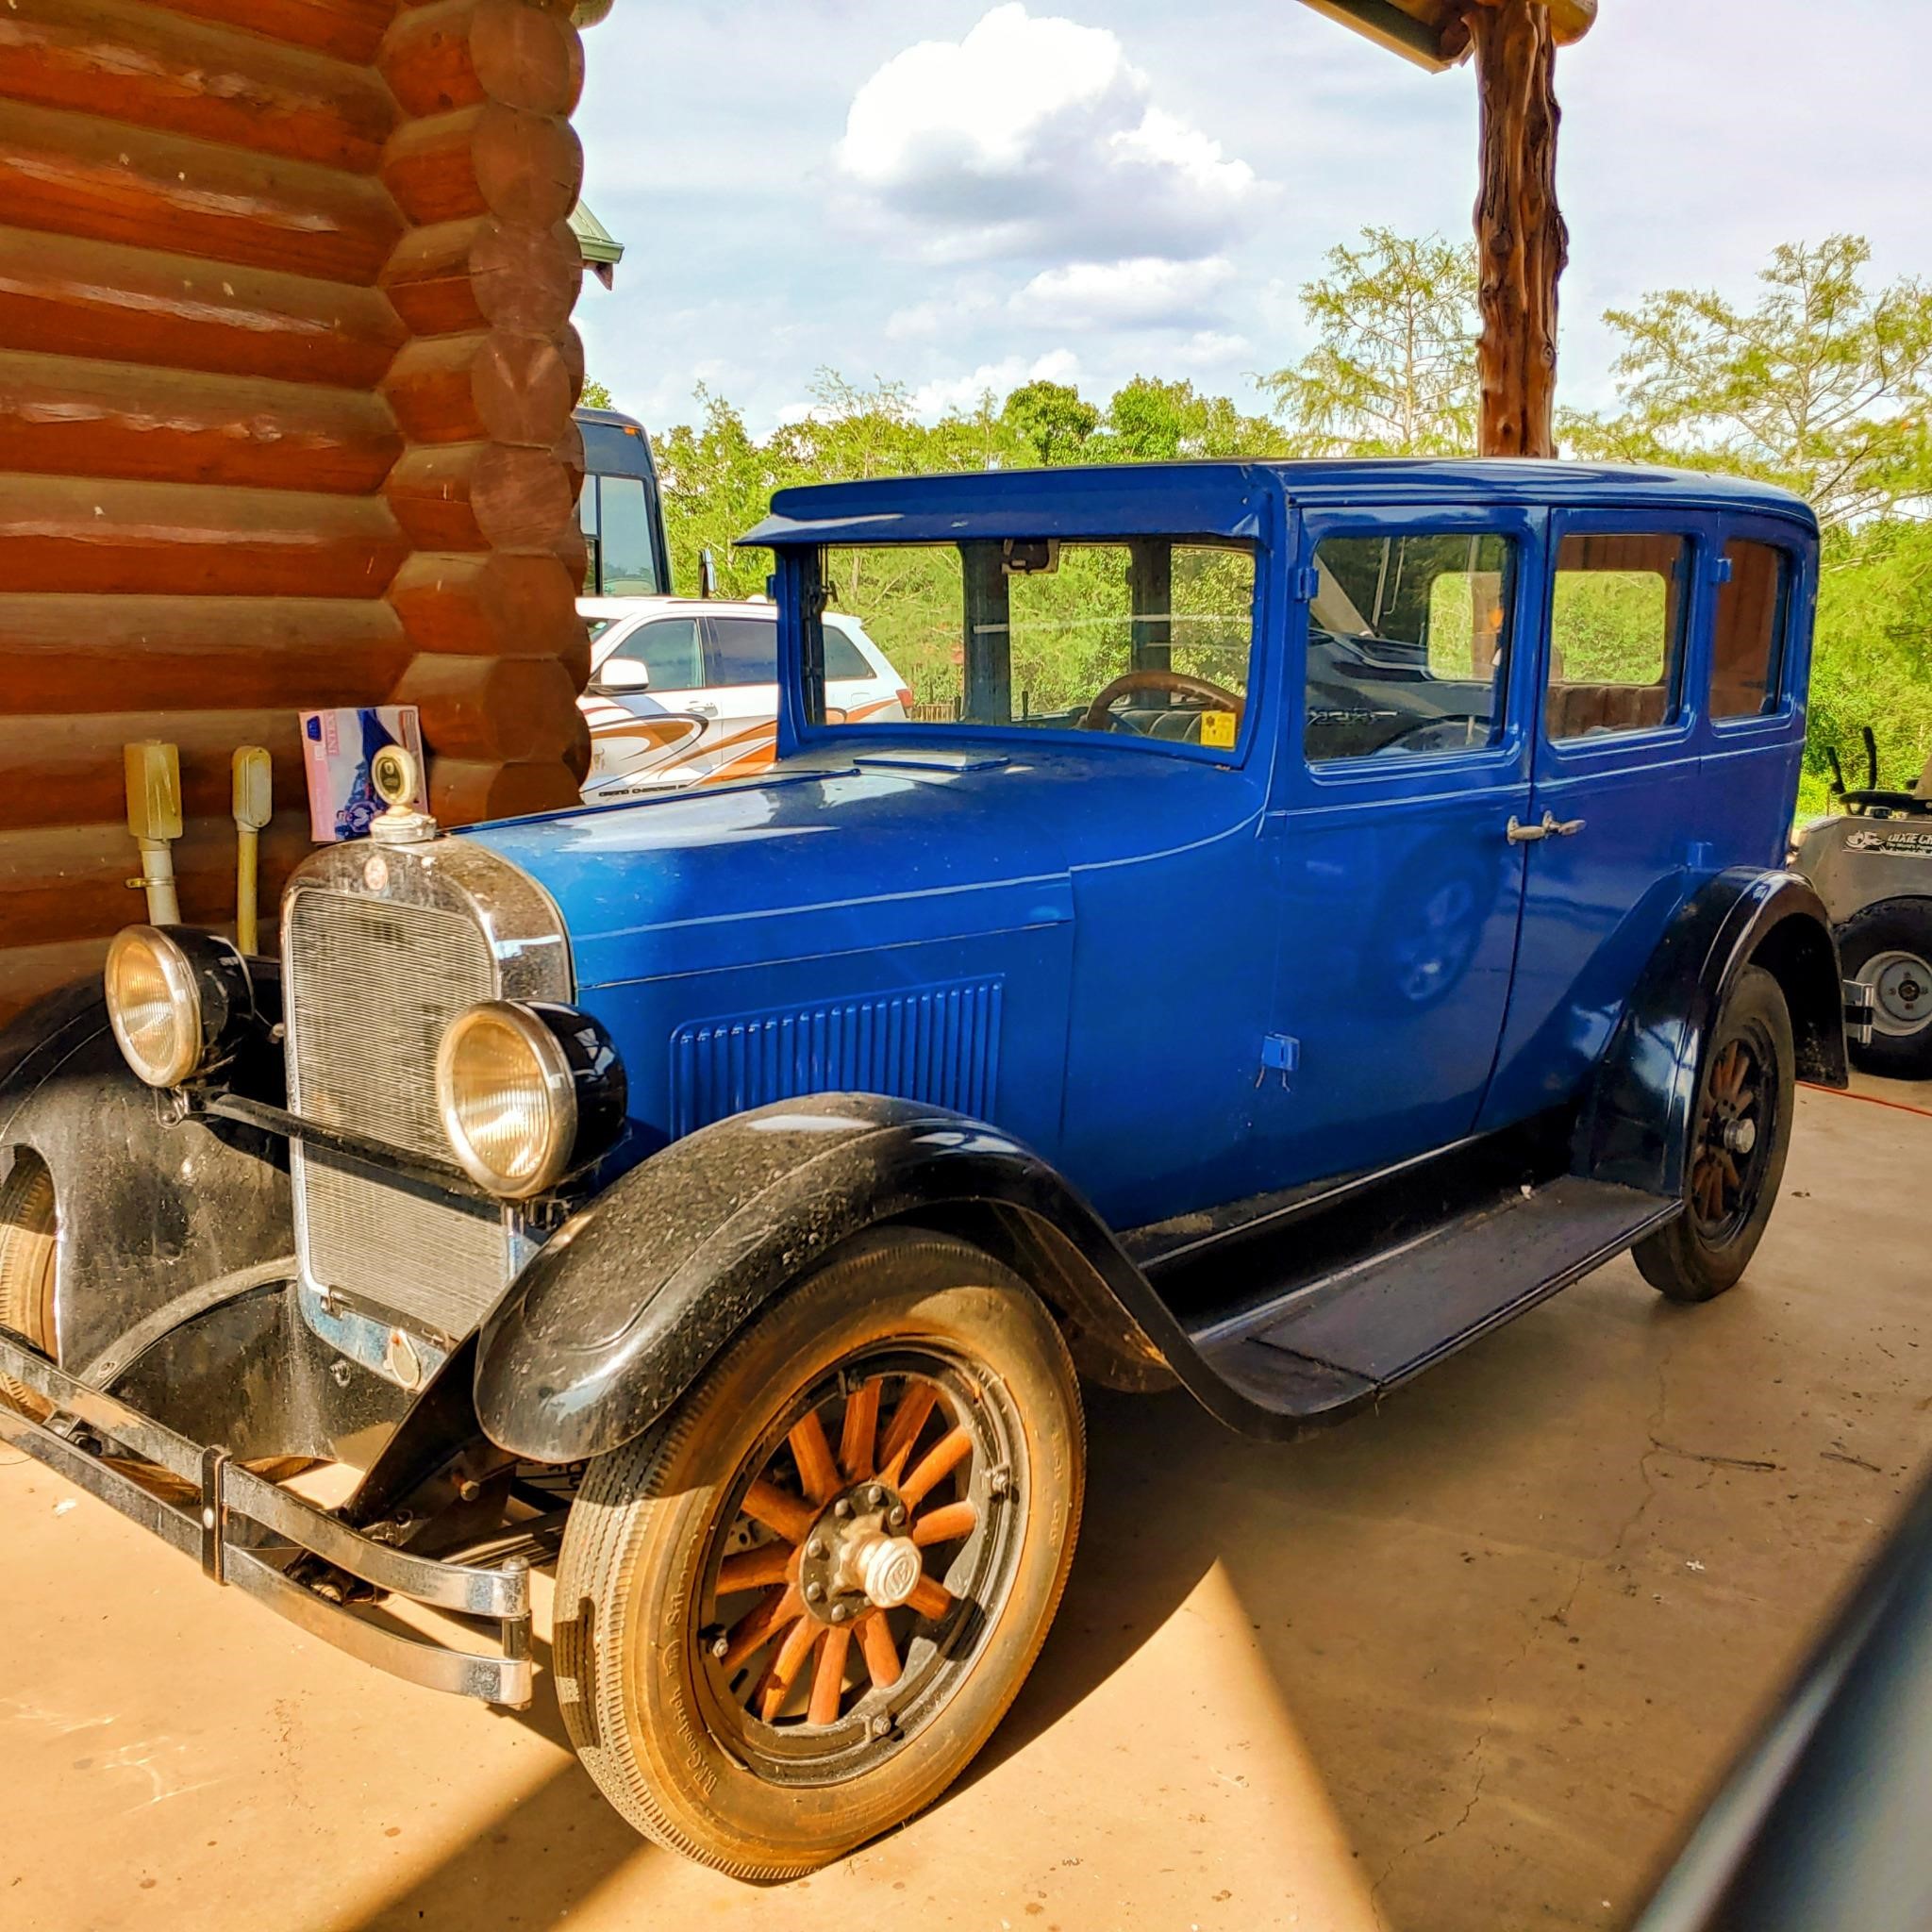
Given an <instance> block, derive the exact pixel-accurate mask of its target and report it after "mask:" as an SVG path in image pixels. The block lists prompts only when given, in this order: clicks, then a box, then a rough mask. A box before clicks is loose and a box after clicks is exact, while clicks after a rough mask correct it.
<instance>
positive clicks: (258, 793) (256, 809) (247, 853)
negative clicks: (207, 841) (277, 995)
mask: <svg viewBox="0 0 1932 1932" xmlns="http://www.w3.org/2000/svg"><path fill="white" fill-rule="evenodd" d="M233 762H234V771H235V943H236V944H237V945H238V946H240V947H241V948H242V952H244V953H251V954H252V953H253V952H254V951H255V950H256V924H255V912H256V907H255V881H256V876H257V873H256V858H257V834H258V833H259V832H260V830H261V828H262V826H264V825H265V824H268V822H269V815H270V813H271V812H272V811H273V810H274V809H275V801H274V796H273V793H274V790H275V767H274V766H273V765H272V764H271V763H270V761H269V755H268V753H267V752H265V751H264V750H263V749H262V748H261V746H260V745H258V744H244V745H242V746H240V747H239V748H238V749H237V750H236V753H235V757H234V760H233Z"/></svg>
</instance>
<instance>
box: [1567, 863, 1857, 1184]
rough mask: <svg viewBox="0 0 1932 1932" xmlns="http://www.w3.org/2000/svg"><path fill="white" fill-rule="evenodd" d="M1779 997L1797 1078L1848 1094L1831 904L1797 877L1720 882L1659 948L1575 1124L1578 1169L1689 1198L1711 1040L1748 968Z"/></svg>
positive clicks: (1728, 875) (1738, 874) (1743, 876)
mask: <svg viewBox="0 0 1932 1932" xmlns="http://www.w3.org/2000/svg"><path fill="white" fill-rule="evenodd" d="M1750 965H1757V966H1762V967H1763V968H1765V970H1766V971H1768V972H1769V973H1770V974H1772V975H1773V977H1774V978H1775V979H1776V980H1777V982H1778V984H1779V986H1780V987H1782V988H1783V990H1784V995H1785V1002H1786V1005H1787V1006H1788V1007H1789V1008H1790V1015H1791V1032H1792V1036H1793V1039H1794V1041H1795V1042H1796V1045H1797V1055H1798V1066H1797V1072H1798V1077H1799V1078H1800V1079H1804V1080H1811V1081H1815V1082H1817V1083H1818V1084H1820V1085H1822V1086H1826V1087H1842V1086H1844V1085H1845V1084H1846V1083H1847V1081H1848V1080H1849V1078H1850V1074H1849V1073H1848V1071H1847V1065H1846V1059H1845V1030H1844V987H1843V983H1842V981H1841V980H1840V974H1839V962H1838V946H1837V944H1836V942H1835V941H1833V939H1832V936H1831V924H1830V922H1829V920H1828V919H1827V918H1826V916H1825V911H1824V902H1823V901H1822V900H1821V899H1820V898H1819V896H1818V894H1817V892H1816V891H1813V890H1812V888H1811V885H1810V883H1809V881H1808V880H1806V879H1803V878H1800V877H1799V876H1798V875H1797V874H1795V873H1789V872H1756V871H1750V870H1746V869H1744V868H1742V867H1739V868H1736V869H1734V870H1732V871H1729V872H1723V873H1720V874H1718V875H1717V876H1716V877H1715V878H1714V879H1711V880H1710V881H1709V882H1708V883H1707V885H1705V886H1704V887H1702V888H1701V889H1700V890H1699V891H1697V892H1696V893H1695V894H1694V895H1693V896H1692V897H1691V899H1690V901H1689V902H1688V903H1687V904H1686V905H1685V906H1684V907H1683V908H1682V909H1681V910H1680V911H1679V912H1678V913H1677V915H1676V917H1675V918H1674V920H1673V921H1672V922H1671V924H1670V925H1669V927H1668V928H1667V929H1666V931H1665V933H1664V936H1663V938H1662V939H1661V940H1660V941H1658V942H1657V951H1656V952H1655V953H1654V954H1652V956H1651V958H1650V962H1649V964H1648V965H1647V966H1646V968H1645V969H1644V973H1643V976H1642V978H1641V980H1640V981H1639V982H1638V985H1637V988H1636V990H1635V991H1634V992H1633V993H1632V994H1631V997H1630V1000H1629V1003H1628V1004H1627V1005H1626V1006H1625V1008H1624V1017H1623V1019H1622V1020H1621V1021H1620V1022H1619V1024H1618V1026H1617V1031H1616V1033H1615V1035H1614V1036H1613V1037H1612V1039H1611V1041H1610V1045H1609V1050H1608V1051H1607V1053H1606V1055H1605V1057H1604V1058H1603V1061H1602V1062H1601V1064H1600V1065H1599V1067H1598V1069H1597V1074H1596V1078H1595V1080H1594V1081H1593V1083H1592V1085H1591V1091H1590V1094H1589V1096H1588V1097H1587V1099H1586V1102H1585V1105H1584V1108H1583V1110H1582V1113H1581V1116H1580V1118H1579V1120H1578V1123H1577V1129H1576V1147H1575V1161H1574V1166H1575V1169H1576V1171H1577V1172H1578V1173H1580V1174H1590V1175H1591V1176H1592V1177H1594V1178H1595V1179H1598V1180H1606V1181H1617V1182H1621V1183H1622V1184H1624V1186H1626V1187H1633V1188H1641V1189H1643V1190H1645V1191H1647V1192H1650V1193H1655V1194H1665V1195H1676V1194H1679V1193H1681V1192H1682V1191H1683V1188H1684V1163H1685V1160H1686V1158H1687V1153H1688V1149H1689V1146H1690V1135H1691V1120H1692V1116H1693V1115H1694V1113H1695V1110H1696V1105H1697V1081H1698V1075H1699V1073H1700V1071H1701V1070H1702V1067H1703V1064H1704V1049H1705V1042H1706V1041H1707V1040H1708V1038H1709V1035H1710V1029H1711V1026H1712V1024H1714V1023H1715V1021H1716V1019H1717V1015H1718V1010H1719V1008H1721V1007H1722V1006H1723V1004H1724V995H1725V994H1726V992H1728V991H1729V990H1730V987H1731V984H1732V982H1733V981H1734V980H1735V979H1736V978H1737V976H1738V974H1740V972H1742V971H1743V969H1744V968H1745V967H1746V966H1750Z"/></svg>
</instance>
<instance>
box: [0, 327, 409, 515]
mask: <svg viewBox="0 0 1932 1932" xmlns="http://www.w3.org/2000/svg"><path fill="white" fill-rule="evenodd" d="M402 447H403V439H402V437H401V435H400V434H399V433H398V431H397V428H396V425H395V419H394V417H393V416H391V413H390V411H389V408H388V407H387V405H385V403H384V402H383V400H382V398H381V397H380V396H379V395H375V394H372V393H371V392H370V391H367V390H346V389H318V388H315V387H313V386H311V385H308V384H303V383H287V382H264V381H262V380H260V379H258V378H254V377H245V378H240V379H237V378H235V377H231V376H224V375H211V374H206V373H203V372H201V371H199V370H194V371H188V370H163V369H151V368H142V367H141V366H140V365H138V364H135V363H131V362H95V361H92V360H87V361H83V360H79V359H76V358H73V357H69V356H31V355H11V354H8V353H7V352H6V351H4V350H0V450H4V451H5V453H6V458H5V459H6V461H7V464H8V468H9V469H12V470H14V471H34V472H37V473H41V474H44V475H68V476H123V477H129V478H152V479H153V480H155V481H157V482H175V483H223V484H236V485H242V486H260V487H262V488H265V489H271V490H321V491H344V492H348V493H352V494H358V495H359V494H366V493H367V492H369V491H374V490H379V489H380V488H381V487H382V481H383V478H384V477H385V476H387V475H389V473H390V470H391V467H392V466H393V464H394V462H395V459H396V458H397V457H398V456H399V455H400V454H401V452H402Z"/></svg>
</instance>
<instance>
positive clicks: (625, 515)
mask: <svg viewBox="0 0 1932 1932" xmlns="http://www.w3.org/2000/svg"><path fill="white" fill-rule="evenodd" d="M597 523H598V531H597V534H598V543H597V553H598V555H597V565H598V575H599V579H600V583H599V588H600V591H601V592H602V594H603V595H604V596H607V597H647V596H653V595H655V594H656V593H657V592H658V591H661V590H662V589H663V588H664V586H663V585H662V584H660V583H659V582H658V554H657V550H656V548H655V547H654V545H653V544H652V541H651V508H650V499H649V497H648V496H647V495H646V494H645V492H644V482H643V478H642V477H641V476H600V477H598V478H597Z"/></svg>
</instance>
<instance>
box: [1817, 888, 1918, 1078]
mask: <svg viewBox="0 0 1932 1932" xmlns="http://www.w3.org/2000/svg"><path fill="white" fill-rule="evenodd" d="M1838 944H1839V958H1840V961H1841V962H1842V968H1843V972H1844V975H1845V977H1846V978H1847V979H1855V980H1857V981H1858V982H1859V984H1860V985H1863V986H1868V987H1870V988H1871V989H1872V995H1873V1014H1872V1038H1871V1039H1870V1040H1869V1041H1866V1042H1865V1043H1864V1044H1863V1045H1861V1046H1860V1045H1855V1046H1853V1048H1852V1058H1853V1060H1854V1062H1855V1063H1856V1064H1857V1066H1859V1067H1860V1068H1862V1069H1863V1070H1864V1071H1865V1072H1866V1073H1868V1074H1888V1075H1890V1077H1891V1078H1892V1079H1894V1080H1925V1079H1932V899H1885V900H1881V901H1880V902H1879V903H1878V904H1877V905H1875V906H1868V907H1866V908H1865V909H1864V910H1863V911H1862V912H1857V913H1854V914H1853V915H1852V917H1851V918H1850V919H1849V920H1847V921H1846V922H1845V926H1844V929H1843V931H1842V932H1840V934H1839V941H1838Z"/></svg>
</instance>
